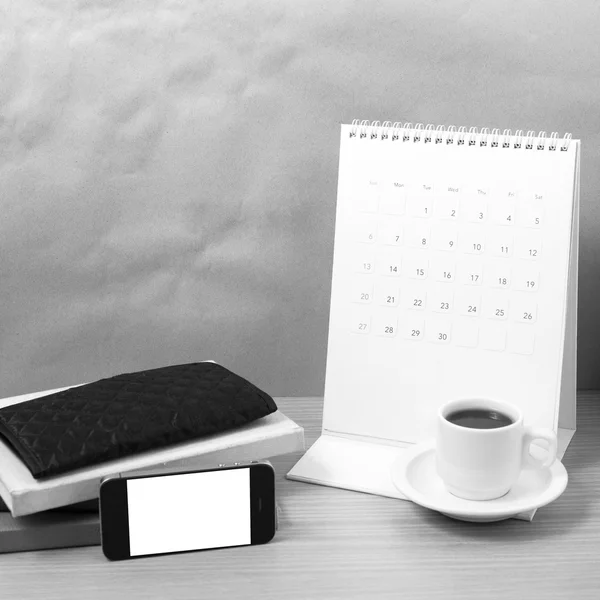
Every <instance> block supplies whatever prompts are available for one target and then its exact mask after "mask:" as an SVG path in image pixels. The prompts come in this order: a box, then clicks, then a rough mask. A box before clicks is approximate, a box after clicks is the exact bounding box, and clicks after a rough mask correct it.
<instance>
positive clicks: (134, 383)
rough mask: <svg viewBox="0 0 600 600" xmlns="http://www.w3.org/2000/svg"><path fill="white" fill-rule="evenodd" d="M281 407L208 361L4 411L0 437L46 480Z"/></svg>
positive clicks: (124, 376)
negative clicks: (52, 476) (49, 477)
mask: <svg viewBox="0 0 600 600" xmlns="http://www.w3.org/2000/svg"><path fill="white" fill-rule="evenodd" d="M276 410H277V406H276V405H275V402H274V401H273V398H271V397H270V396H269V395H268V394H266V393H265V392H263V391H261V390H259V389H258V388H257V387H256V386H254V385H253V384H251V383H250V382H249V381H246V380H245V379H243V378H242V377H240V376H239V375H236V374H235V373H232V372H231V371H229V370H227V369H226V368H225V367H222V366H220V365H217V364H214V363H210V362H202V363H191V364H186V365H175V366H169V367H162V368H159V369H151V370H148V371H140V372H137V373H125V374H122V375H117V376H115V377H110V378H107V379H100V380H99V381H96V382H94V383H88V384H85V385H82V386H79V387H75V388H70V389H68V390H64V391H62V392H57V393H54V394H50V395H48V396H43V397H41V398H36V399H35V400H29V401H27V402H22V403H20V404H15V405H13V406H7V407H5V408H2V409H0V435H2V436H4V438H5V439H6V440H7V441H8V443H9V444H10V445H11V446H12V448H13V449H14V451H15V452H16V453H17V454H18V455H19V457H20V458H21V460H22V461H23V462H24V463H25V464H26V465H27V467H28V468H29V470H30V471H31V473H32V475H33V476H34V477H35V478H36V479H39V478H40V477H47V476H50V475H59V474H61V473H66V472H68V471H72V470H73V469H79V468H82V467H88V466H91V465H96V464H99V463H102V462H105V461H108V460H114V459H117V458H123V457H125V456H130V455H132V454H136V453H138V452H144V451H146V450H155V449H157V448H163V447H165V446H168V445H171V444H177V443H180V442H187V441H192V440H197V439H199V438H202V437H204V436H207V435H211V434H215V433H221V432H223V431H227V430H230V429H233V428H235V427H240V426H241V425H245V424H247V423H250V422H252V421H254V420H256V419H260V418H261V417H265V416H267V415H268V414H270V413H272V412H274V411H276Z"/></svg>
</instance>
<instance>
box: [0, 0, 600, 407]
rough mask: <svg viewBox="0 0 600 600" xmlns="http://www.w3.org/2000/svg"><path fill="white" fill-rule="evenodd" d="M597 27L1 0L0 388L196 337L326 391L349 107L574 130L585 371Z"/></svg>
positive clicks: (519, 5)
mask: <svg viewBox="0 0 600 600" xmlns="http://www.w3.org/2000/svg"><path fill="white" fill-rule="evenodd" d="M575 11H576V12H575ZM599 29H600V7H599V5H598V3H597V2H593V1H580V2H578V3H577V4H576V5H574V4H571V3H565V2H560V1H550V2H542V1H534V0H526V1H523V0H521V1H516V0H512V1H506V2H502V3H500V2H492V1H474V0H473V1H467V0H463V1H447V2H434V1H433V0H429V1H427V2H416V1H413V2H397V1H388V2H380V3H366V2H359V1H345V2H336V3H328V4H323V3H322V2H317V1H308V0H303V1H298V0H297V1H296V2H293V3H292V2H285V3H284V2H276V1H275V0H271V1H253V2H235V1H230V2H218V1H201V0H186V1H185V2H182V1H180V0H153V1H151V0H144V1H140V0H138V1H132V2H127V3H124V2H120V1H119V0H87V1H86V0H70V1H69V0H19V2H12V1H10V0H0V82H1V83H0V215H1V217H0V228H1V229H0V291H1V294H0V298H1V300H0V396H8V395H13V394H18V393H24V392H29V391H33V390H38V389H46V388H51V387H56V386H60V385H67V384H71V383H77V382H82V381H91V380H94V379H97V378H100V377H103V376H109V375H113V374H115V373H119V372H124V371H127V370H137V369H143V368H151V367H155V366H162V365H164V364H171V363H177V362H187V361H194V360H201V359H204V358H214V359H216V360H218V361H220V362H222V363H223V364H225V365H226V366H228V367H230V368H232V369H234V370H236V371H237V372H239V373H240V374H242V375H244V376H246V377H248V378H250V379H251V380H252V381H254V382H255V383H256V384H257V385H259V386H261V387H263V388H265V389H266V390H267V391H269V392H270V393H272V394H273V395H313V394H314V395H318V394H322V391H323V383H324V373H325V356H326V341H327V323H328V309H329V289H330V276H331V255H332V247H333V226H334V210H335V194H336V184H337V159H338V141H339V124H340V123H341V122H349V121H351V120H352V119H353V118H364V119H379V120H384V119H391V120H400V121H412V122H422V123H434V124H445V125H451V124H454V125H467V126H470V125H475V126H478V127H485V126H488V127H499V128H501V129H503V128H512V129H525V130H527V129H535V130H547V131H554V130H556V131H558V132H560V133H561V135H562V134H563V133H564V132H565V131H570V132H572V133H573V136H574V137H579V138H581V139H582V140H583V153H582V178H581V182H582V208H581V212H582V229H581V266H580V307H579V308H580V336H579V384H580V387H582V388H590V387H600V370H599V369H597V368H596V356H597V355H598V354H599V352H598V350H599V349H600V322H599V319H598V308H597V304H598V303H597V300H596V299H597V298H598V297H599V296H600V278H599V277H598V272H599V268H600V265H599V262H598V259H597V255H598V253H599V250H600V240H599V235H598V234H599V232H600V211H599V208H598V199H599V198H598V197H599V195H600V169H598V165H599V162H600V161H599V159H600V145H599V142H600V111H599V110H598V108H599V106H600V46H599V45H598V43H597V37H598V36H597V32H598V30H599Z"/></svg>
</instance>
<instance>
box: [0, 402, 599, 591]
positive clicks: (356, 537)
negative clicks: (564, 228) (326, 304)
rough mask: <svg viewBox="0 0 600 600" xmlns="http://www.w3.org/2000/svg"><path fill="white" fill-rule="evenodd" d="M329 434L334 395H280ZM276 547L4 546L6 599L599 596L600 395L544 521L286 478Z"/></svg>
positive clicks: (299, 417)
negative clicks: (454, 516) (487, 519)
mask: <svg viewBox="0 0 600 600" xmlns="http://www.w3.org/2000/svg"><path fill="white" fill-rule="evenodd" d="M278 404H279V407H280V408H281V410H282V412H284V413H285V414H286V415H287V416H289V417H290V418H292V419H294V420H295V421H296V422H297V423H299V424H300V425H302V426H304V427H305V431H306V441H307V447H308V446H309V445H310V444H312V443H313V442H314V440H315V439H316V438H317V436H318V435H319V432H320V427H321V410H322V401H321V399H318V398H287V399H280V400H278ZM298 458H300V453H296V454H292V455H288V456H283V457H279V458H275V459H274V460H273V463H274V464H275V467H276V470H277V486H278V488H277V490H278V499H279V503H280V508H281V515H280V517H281V518H280V529H279V531H278V533H277V535H276V536H275V539H274V540H273V541H272V542H271V543H269V544H267V545H264V546H254V547H245V548H232V549H223V550H217V551H210V552H197V553H188V554H180V555H171V556H162V557H153V558H145V559H137V560H132V561H123V562H109V561H107V560H106V559H105V558H104V556H103V555H102V553H101V551H100V548H99V547H98V546H92V547H88V548H72V549H65V550H46V551H40V552H27V553H19V554H4V555H1V556H0V598H1V599H2V600H12V599H13V598H14V599H17V598H18V599H28V598H43V599H44V600H52V599H59V598H60V599H65V598H77V599H78V600H79V599H80V600H91V599H94V598H111V599H114V598H127V599H128V600H134V599H138V598H139V599H144V600H146V599H149V598H177V599H185V598H194V599H200V598H228V599H229V598H231V599H233V598H260V599H274V600H275V599H277V600H279V599H284V598H285V599H286V600H287V599H293V598H319V597H323V598H388V597H389V598H405V599H407V600H417V599H420V598H426V599H428V600H429V599H435V598H467V599H468V598H473V599H477V600H483V599H485V600H489V599H494V598H502V599H503V600H506V599H513V598H514V599H518V600H520V599H528V600H530V599H536V598H540V599H542V598H543V599H544V600H551V599H553V598H569V599H571V598H572V599H577V600H585V599H587V598H594V599H597V598H600V394H599V393H592V392H583V393H580V395H579V401H578V430H577V433H576V435H575V438H574V441H573V442H572V444H571V446H570V448H569V450H568V451H567V455H566V457H565V459H564V464H565V466H566V468H567V470H568V472H569V485H568V487H567V490H566V491H565V493H564V494H563V495H562V496H561V497H560V498H559V499H558V500H556V501H555V502H554V503H552V504H551V505H549V506H547V507H545V508H543V509H541V510H539V511H538V513H537V515H536V517H535V519H534V521H533V522H532V523H527V522H523V521H516V520H509V521H503V522H499V523H490V524H472V523H463V522H459V521H454V520H451V519H449V518H447V517H444V516H442V515H440V514H437V513H434V512H431V511H428V510H426V509H423V508H421V507H419V506H415V505H414V504H412V503H410V502H405V501H401V500H393V499H390V498H381V497H378V496H371V495H367V494H361V493H356V492H349V491H344V490H338V489H332V488H327V487H321V486H316V485H310V484H304V483H299V482H293V481H288V480H286V479H284V475H285V473H287V472H288V471H289V469H290V468H291V467H292V465H293V464H294V463H295V461H297V460H298Z"/></svg>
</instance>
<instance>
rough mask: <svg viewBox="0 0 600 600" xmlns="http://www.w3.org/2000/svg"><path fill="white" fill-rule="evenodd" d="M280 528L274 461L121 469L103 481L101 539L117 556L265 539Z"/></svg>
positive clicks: (112, 557)
mask: <svg viewBox="0 0 600 600" xmlns="http://www.w3.org/2000/svg"><path fill="white" fill-rule="evenodd" d="M275 529H276V512H275V473H274V471H273V467H272V466H271V464H270V463H268V462H253V463H246V464H235V465H232V466H219V467H217V468H214V469H206V470H202V471H187V472H182V471H176V472H173V471H169V472H165V471H163V472H160V471H159V472H155V473H151V474H148V473H143V474H136V475H132V474H121V475H117V476H114V477H110V478H107V479H105V480H104V481H103V482H102V484H101V485H100V530H101V544H102V551H103V552H104V555H105V556H106V557H107V558H109V559H110V560H124V559H128V558H138V557H142V556H154V555H157V554H172V553H176V552H190V551H193V550H207V549H209V548H227V547H232V546H247V545H254V544H265V543H267V542H269V541H270V540H271V539H273V536H274V535H275Z"/></svg>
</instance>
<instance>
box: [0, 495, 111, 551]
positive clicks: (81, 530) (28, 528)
mask: <svg viewBox="0 0 600 600" xmlns="http://www.w3.org/2000/svg"><path fill="white" fill-rule="evenodd" d="M94 504H95V510H92V506H93V505H94ZM98 544H100V519H99V516H98V502H97V501H95V502H91V503H82V505H75V506H73V507H70V509H69V507H64V508H61V509H56V510H47V511H44V512H40V513H37V514H35V515H27V516H25V517H13V516H12V515H11V514H10V512H8V511H7V510H3V511H0V554H2V553H4V552H23V551H26V550H46V549H50V548H71V547H75V546H95V545H98Z"/></svg>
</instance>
